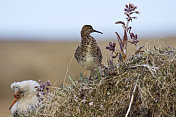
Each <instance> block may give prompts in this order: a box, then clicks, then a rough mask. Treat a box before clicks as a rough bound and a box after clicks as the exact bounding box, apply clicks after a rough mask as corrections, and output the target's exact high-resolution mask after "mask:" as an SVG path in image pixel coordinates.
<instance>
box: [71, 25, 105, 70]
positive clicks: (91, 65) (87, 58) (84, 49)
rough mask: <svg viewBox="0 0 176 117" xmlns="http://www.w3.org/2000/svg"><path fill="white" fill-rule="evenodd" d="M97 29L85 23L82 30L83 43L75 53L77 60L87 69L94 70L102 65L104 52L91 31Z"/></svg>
mask: <svg viewBox="0 0 176 117" xmlns="http://www.w3.org/2000/svg"><path fill="white" fill-rule="evenodd" d="M92 32H98V33H101V34H103V33H102V32H99V31H96V30H94V29H93V27H92V26H91V25H84V26H83V27H82V30H81V43H80V45H79V46H78V48H77V49H76V52H75V54H74V56H75V58H76V60H77V62H78V63H79V64H81V65H82V66H83V67H84V69H86V70H93V69H95V68H97V67H99V66H100V65H101V61H102V54H101V50H100V48H99V46H98V45H97V42H96V40H95V39H94V38H93V37H92V36H90V33H92Z"/></svg>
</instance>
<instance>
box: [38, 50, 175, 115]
mask: <svg viewBox="0 0 176 117" xmlns="http://www.w3.org/2000/svg"><path fill="white" fill-rule="evenodd" d="M102 70H103V73H102V75H103V76H102V77H100V75H99V73H97V75H96V77H95V78H84V77H83V76H80V80H79V81H76V80H73V79H72V78H70V82H71V83H70V85H67V86H61V87H52V88H51V92H50V93H49V94H48V95H46V97H45V98H44V100H43V104H42V105H41V106H40V108H39V109H38V110H37V113H36V115H35V116H37V117H38V116H44V117H65V116H66V117H124V116H125V115H126V116H127V114H128V116H129V117H153V116H154V117H158V116H162V117H164V116H168V117H173V116H176V50H175V49H173V48H165V49H162V50H161V49H156V48H155V49H154V50H146V51H145V52H143V53H142V54H141V55H140V57H137V56H136V55H132V56H130V57H129V58H128V59H127V61H126V62H125V63H123V62H118V64H115V65H109V66H104V67H103V68H102ZM128 112H129V113H128Z"/></svg>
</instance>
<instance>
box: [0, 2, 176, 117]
mask: <svg viewBox="0 0 176 117" xmlns="http://www.w3.org/2000/svg"><path fill="white" fill-rule="evenodd" d="M130 2H131V3H134V4H135V5H137V6H138V10H139V11H140V15H138V19H137V20H134V21H133V22H132V23H130V25H131V26H132V27H133V29H132V30H133V32H135V33H137V34H138V36H139V40H140V43H139V44H140V45H145V44H146V43H147V44H148V45H150V46H151V47H152V45H154V44H158V40H160V41H159V44H161V46H162V47H165V46H171V47H176V38H175V37H176V30H175V28H176V16H175V10H174V9H175V4H176V1H173V0H167V1H164V0H163V1H161V0H143V1H141V0H135V1H132V0H129V1H122V0H109V1H107V0H96V1H95V0H89V1H83V0H74V1H70V0H64V1H61V0H0V117H6V116H8V115H10V111H9V110H8V108H9V106H10V104H11V102H12V101H13V91H12V90H11V89H10V84H11V83H13V82H15V81H22V80H29V79H32V80H36V81H38V80H39V79H40V80H42V81H46V80H48V79H49V80H50V81H51V82H52V83H56V85H59V84H61V83H62V82H63V79H64V77H65V74H66V71H67V69H68V75H70V76H72V77H73V78H75V79H79V75H80V72H81V71H82V70H83V69H82V67H81V66H80V65H79V64H78V63H77V62H76V61H75V59H74V58H73V54H74V51H75V49H76V48H77V46H78V44H79V42H80V39H81V37H80V30H81V28H82V26H83V25H85V24H90V25H92V26H93V27H94V29H96V30H99V31H101V32H103V33H104V34H103V35H101V34H96V33H93V34H92V36H93V37H94V38H95V39H96V40H97V41H98V44H99V46H100V48H101V49H102V53H103V57H104V59H103V63H105V62H106V59H107V57H108V54H109V52H108V51H106V50H105V47H106V45H108V42H109V41H114V42H117V38H116V35H115V33H114V32H118V33H119V34H120V35H122V34H123V30H122V28H121V26H120V25H115V24H114V23H115V22H116V21H118V20H125V15H124V12H123V10H124V5H125V4H128V3H130ZM129 48H130V49H129V53H134V51H135V47H134V46H133V45H129ZM70 62H71V65H70V67H69V68H68V66H69V63H70ZM68 75H67V76H68Z"/></svg>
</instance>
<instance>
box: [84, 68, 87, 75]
mask: <svg viewBox="0 0 176 117" xmlns="http://www.w3.org/2000/svg"><path fill="white" fill-rule="evenodd" d="M84 76H87V70H86V69H85V68H84Z"/></svg>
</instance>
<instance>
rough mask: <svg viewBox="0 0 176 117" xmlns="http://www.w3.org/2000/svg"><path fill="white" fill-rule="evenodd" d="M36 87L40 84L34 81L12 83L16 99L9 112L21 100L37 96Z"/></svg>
mask: <svg viewBox="0 0 176 117" xmlns="http://www.w3.org/2000/svg"><path fill="white" fill-rule="evenodd" d="M35 86H39V84H38V83H37V82H36V81H33V80H26V81H21V82H14V83H12V84H11V89H12V90H13V91H14V92H15V93H14V95H13V96H14V98H15V99H14V101H13V102H12V104H11V106H10V108H9V110H10V109H11V108H12V107H13V105H14V104H15V103H16V102H17V101H18V100H20V99H21V98H25V97H26V96H28V95H35V94H36V88H35Z"/></svg>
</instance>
